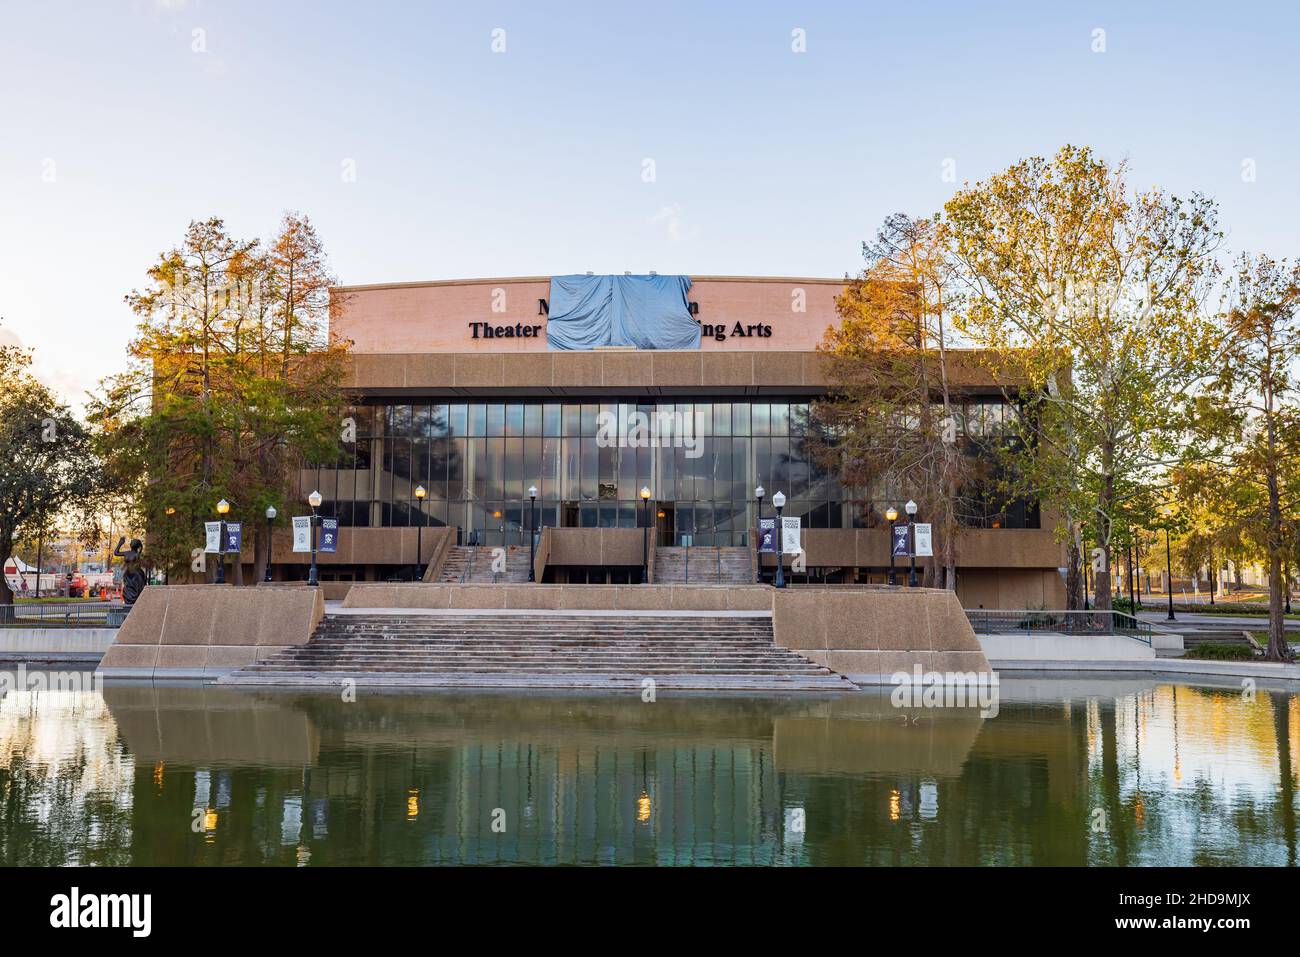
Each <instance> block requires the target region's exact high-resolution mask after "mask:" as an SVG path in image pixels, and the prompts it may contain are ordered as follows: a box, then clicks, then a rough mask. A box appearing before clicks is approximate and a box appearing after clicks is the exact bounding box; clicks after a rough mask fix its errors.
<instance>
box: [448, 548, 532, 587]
mask: <svg viewBox="0 0 1300 957" xmlns="http://www.w3.org/2000/svg"><path fill="white" fill-rule="evenodd" d="M495 552H496V550H495V549H493V548H490V547H489V546H487V545H452V546H451V547H450V548H449V549H448V550H447V560H446V561H445V562H444V563H443V566H442V572H441V573H440V574H439V576H438V581H440V582H462V583H466V584H470V583H474V584H496V583H499V582H526V581H528V546H527V545H510V546H508V547H507V548H506V554H505V567H504V568H501V567H499V563H498V561H497V559H498V557H499V556H498V555H497V554H495ZM494 566H495V567H494Z"/></svg>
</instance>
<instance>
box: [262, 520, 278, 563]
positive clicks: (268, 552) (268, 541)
mask: <svg viewBox="0 0 1300 957" xmlns="http://www.w3.org/2000/svg"><path fill="white" fill-rule="evenodd" d="M276 514H277V513H276V511H275V506H274V505H268V506H266V574H265V575H263V576H262V581H265V582H269V581H270V580H271V529H272V524H271V523H272V522H274V521H275V516H276Z"/></svg>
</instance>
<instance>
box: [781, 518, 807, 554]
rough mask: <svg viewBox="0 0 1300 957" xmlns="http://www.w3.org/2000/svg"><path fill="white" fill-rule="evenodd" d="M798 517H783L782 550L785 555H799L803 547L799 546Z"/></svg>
mask: <svg viewBox="0 0 1300 957" xmlns="http://www.w3.org/2000/svg"><path fill="white" fill-rule="evenodd" d="M799 522H800V519H798V518H786V517H785V516H782V517H781V552H782V554H785V555H798V554H799V553H800V552H802V551H803V549H802V548H801V547H800V546H799Z"/></svg>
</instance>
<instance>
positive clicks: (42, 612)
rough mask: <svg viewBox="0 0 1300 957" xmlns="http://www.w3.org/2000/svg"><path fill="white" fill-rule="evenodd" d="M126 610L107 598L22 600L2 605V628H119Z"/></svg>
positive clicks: (0, 625)
mask: <svg viewBox="0 0 1300 957" xmlns="http://www.w3.org/2000/svg"><path fill="white" fill-rule="evenodd" d="M126 612H127V608H126V606H125V605H120V604H113V603H111V602H106V601H74V602H45V601H34V602H22V603H19V604H17V605H0V628H117V627H118V626H119V625H121V624H122V619H123V618H125V617H126Z"/></svg>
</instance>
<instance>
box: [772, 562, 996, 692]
mask: <svg viewBox="0 0 1300 957" xmlns="http://www.w3.org/2000/svg"><path fill="white" fill-rule="evenodd" d="M772 595H773V605H772V631H773V636H774V637H775V639H776V643H777V644H778V645H781V646H782V647H785V648H790V649H792V650H794V651H797V652H799V653H800V654H801V655H803V656H805V657H807V658H811V659H812V660H813V661H816V662H817V663H818V664H822V665H825V666H826V667H827V668H830V669H831V670H832V671H838V672H840V673H841V674H844V675H847V676H848V677H849V678H850V679H851V680H853V681H855V682H857V683H859V684H889V683H890V677H891V676H892V675H893V674H894V673H896V672H899V671H905V672H909V673H910V672H911V671H912V670H913V668H914V667H916V666H917V665H919V666H920V667H921V670H922V671H924V672H931V671H937V672H943V673H946V672H960V673H967V672H976V673H981V672H983V673H989V672H990V671H991V669H990V668H989V663H988V660H987V659H986V658H985V656H984V652H983V650H982V649H981V648H980V644H979V641H978V640H977V639H976V637H975V632H974V630H973V629H972V628H971V625H970V621H969V620H968V619H967V617H966V614H965V612H963V611H962V608H961V605H960V603H959V602H958V601H957V596H955V595H954V594H952V593H951V592H948V591H944V590H942V589H933V588H898V589H891V588H874V587H870V586H859V587H850V586H830V587H826V588H785V589H772Z"/></svg>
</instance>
